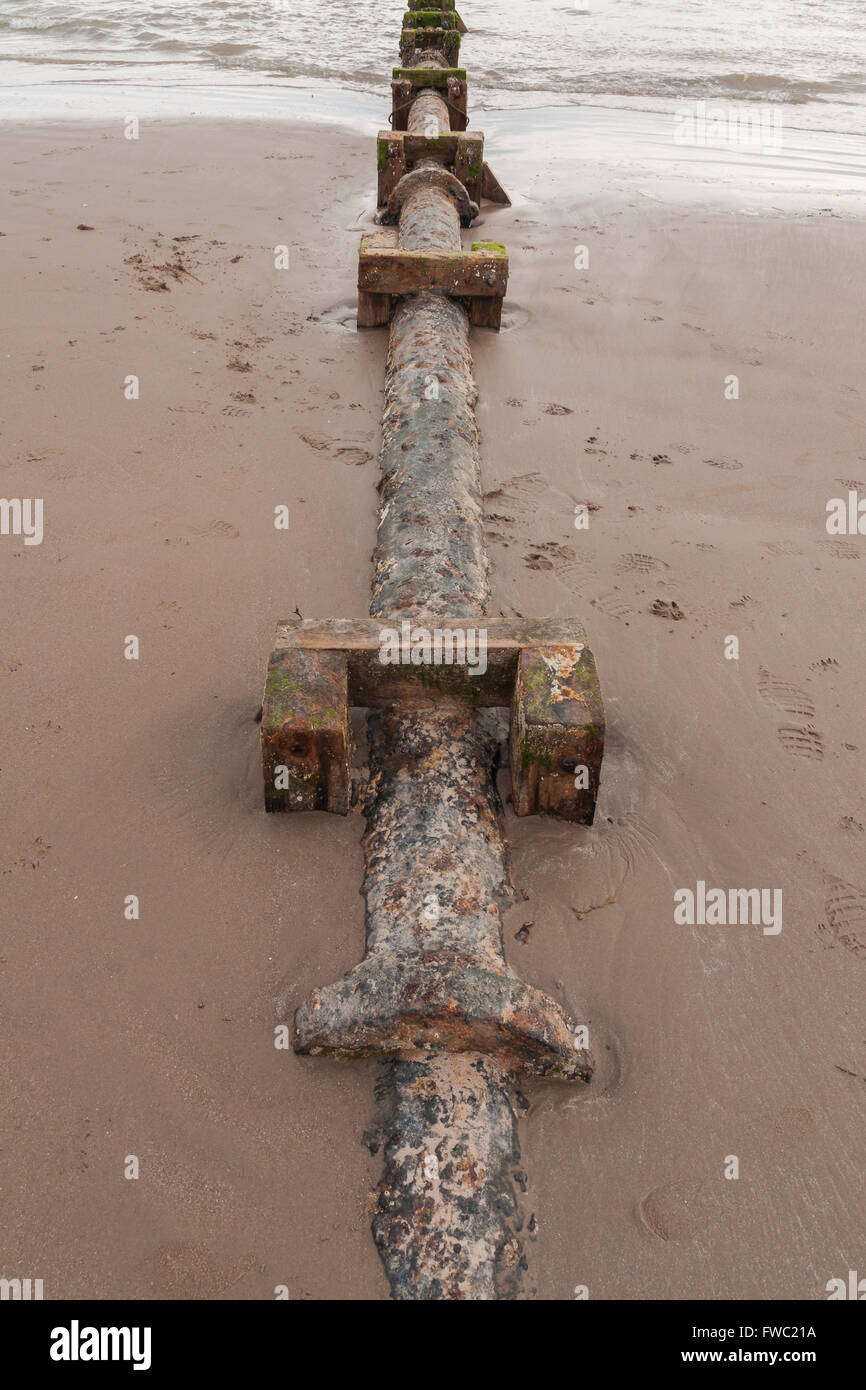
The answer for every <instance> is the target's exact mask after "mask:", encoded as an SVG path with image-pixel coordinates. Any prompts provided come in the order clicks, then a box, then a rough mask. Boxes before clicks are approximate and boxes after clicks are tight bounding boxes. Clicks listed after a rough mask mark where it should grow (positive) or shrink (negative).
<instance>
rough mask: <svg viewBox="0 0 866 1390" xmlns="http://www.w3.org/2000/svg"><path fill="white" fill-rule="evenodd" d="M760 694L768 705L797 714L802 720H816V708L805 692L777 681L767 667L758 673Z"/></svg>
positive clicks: (788, 683)
mask: <svg viewBox="0 0 866 1390" xmlns="http://www.w3.org/2000/svg"><path fill="white" fill-rule="evenodd" d="M758 694H759V695H760V697H761V699H762V700H765V701H766V702H767V704H770V705H778V707H779V709H783V710H784V711H785V713H786V714H796V715H799V716H800V717H801V718H802V719H809V720H811V719H814V718H815V706H814V704H813V703H812V701H811V700H810V698H809V696H808V695H807V694H806V692H805V691H804V690H800V689H799V687H798V686H796V685H792V684H791V683H790V682H789V681H782V680H777V679H776V677H775V676H771V675H770V672H769V671H768V670H767V668H766V666H761V667H760V668H759V671H758Z"/></svg>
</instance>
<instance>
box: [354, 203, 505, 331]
mask: <svg viewBox="0 0 866 1390" xmlns="http://www.w3.org/2000/svg"><path fill="white" fill-rule="evenodd" d="M507 286H508V252H507V251H506V249H505V247H504V246H502V245H501V244H500V243H499V242H495V241H474V242H473V243H472V248H471V250H469V251H412V250H406V249H404V248H402V247H400V246H398V244H397V232H396V231H395V230H394V229H392V228H390V227H382V228H379V229H377V230H376V231H375V232H365V233H364V235H363V236H362V237H361V249H360V253H359V256H358V327H359V328H378V327H381V326H382V325H383V324H386V323H388V322H389V321H390V317H391V314H392V312H393V309H394V305H395V303H396V301H397V300H398V299H399V298H400V297H401V296H403V295H408V294H420V293H421V292H422V291H424V290H434V291H436V292H438V293H440V294H446V295H448V296H449V298H453V299H460V300H463V301H465V303H466V307H467V309H468V310H469V315H470V320H471V322H472V323H473V324H477V325H478V326H479V327H483V328H495V329H498V328H499V326H500V323H501V319H502V301H503V299H504V297H505V293H506V289H507Z"/></svg>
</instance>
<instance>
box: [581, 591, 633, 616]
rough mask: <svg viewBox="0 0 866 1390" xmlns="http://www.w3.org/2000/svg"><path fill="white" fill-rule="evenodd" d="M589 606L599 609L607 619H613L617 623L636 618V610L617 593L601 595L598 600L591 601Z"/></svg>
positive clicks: (592, 599)
mask: <svg viewBox="0 0 866 1390" xmlns="http://www.w3.org/2000/svg"><path fill="white" fill-rule="evenodd" d="M589 605H590V607H591V608H597V609H598V611H599V613H603V614H604V616H605V617H606V618H613V619H614V621H615V622H622V620H623V619H624V618H632V617H634V609H633V608H632V607H631V606H630V605H629V604H628V603H626V602H625V600H624V599H623V597H622V595H621V594H618V593H616V592H613V593H606V594H599V596H598V598H591V599H590V600H589Z"/></svg>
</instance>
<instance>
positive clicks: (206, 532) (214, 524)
mask: <svg viewBox="0 0 866 1390" xmlns="http://www.w3.org/2000/svg"><path fill="white" fill-rule="evenodd" d="M191 529H192V534H193V535H194V536H206V537H207V538H208V539H215V540H227V541H233V540H237V538H238V536H239V535H240V531H239V530H238V528H237V527H236V526H232V524H231V522H230V521H208V522H206V523H205V524H204V525H203V526H193V527H192V528H191Z"/></svg>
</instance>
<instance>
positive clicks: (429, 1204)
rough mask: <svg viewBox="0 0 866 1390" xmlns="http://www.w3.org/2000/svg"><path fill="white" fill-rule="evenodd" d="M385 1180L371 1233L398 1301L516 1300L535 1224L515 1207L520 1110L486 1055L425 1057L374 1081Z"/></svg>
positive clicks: (519, 1184) (505, 1077) (508, 1082)
mask: <svg viewBox="0 0 866 1390" xmlns="http://www.w3.org/2000/svg"><path fill="white" fill-rule="evenodd" d="M378 1093H379V1100H380V1104H381V1105H382V1107H383V1111H384V1114H383V1115H382V1118H381V1128H382V1132H383V1134H384V1136H385V1145H384V1148H385V1176H384V1178H383V1179H382V1182H381V1185H380V1187H379V1192H378V1200H377V1205H376V1213H375V1215H374V1218H373V1237H374V1239H375V1241H376V1245H377V1247H378V1250H379V1254H380V1256H381V1259H382V1263H383V1264H384V1266H385V1271H386V1273H387V1275H388V1279H389V1282H390V1284H391V1291H392V1293H393V1296H394V1297H395V1298H398V1299H419V1300H420V1299H447V1300H462V1299H480V1300H481V1299H516V1298H519V1297H521V1294H522V1292H523V1287H524V1282H523V1281H524V1272H525V1270H526V1256H525V1254H524V1244H525V1242H526V1241H527V1240H528V1239H530V1240H531V1239H532V1238H533V1233H534V1229H535V1220H534V1217H532V1216H529V1217H527V1214H526V1211H525V1210H524V1208H523V1205H522V1194H523V1190H524V1188H525V1185H526V1179H525V1175H524V1173H523V1171H522V1169H521V1167H520V1140H519V1137H518V1130H517V1116H518V1112H519V1108H520V1107H521V1106H522V1107H524V1108H525V1107H526V1104H527V1102H526V1101H525V1100H524V1099H523V1097H522V1096H521V1095H520V1092H519V1091H517V1090H516V1088H515V1085H514V1081H513V1078H512V1077H511V1075H510V1073H509V1072H508V1071H507V1070H506V1069H504V1068H502V1067H501V1066H498V1065H497V1064H496V1063H495V1062H494V1061H492V1060H491V1059H490V1058H489V1057H481V1056H478V1055H477V1054H476V1055H464V1056H461V1057H454V1056H451V1055H449V1054H447V1053H430V1054H428V1055H427V1056H426V1057H424V1058H423V1059H421V1060H418V1061H412V1062H395V1063H393V1064H392V1065H391V1066H390V1067H388V1068H387V1070H385V1071H384V1074H383V1076H382V1078H381V1080H380V1083H379V1087H378Z"/></svg>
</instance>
